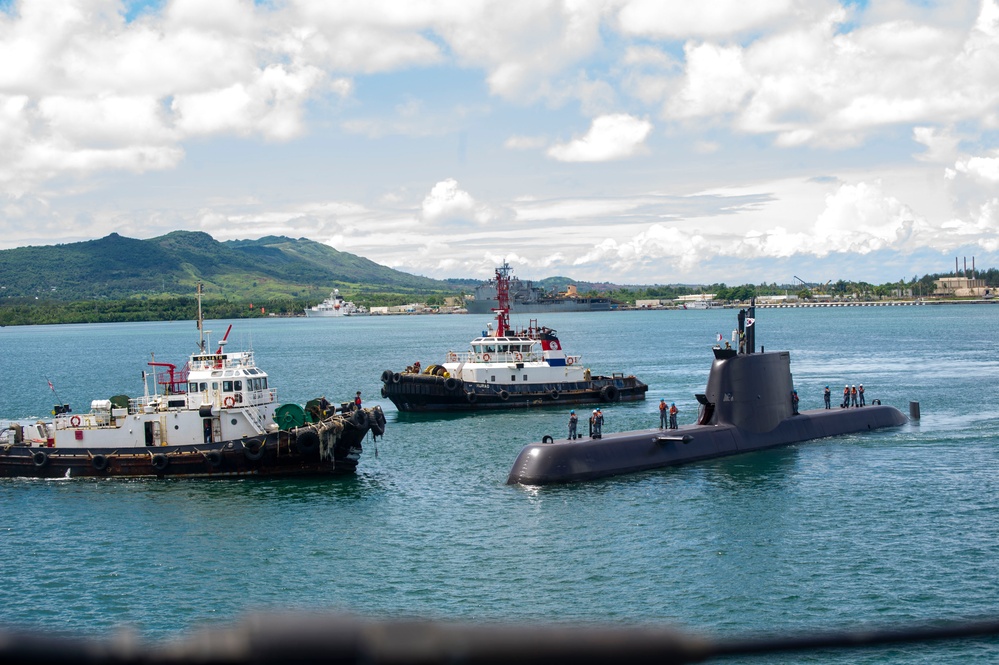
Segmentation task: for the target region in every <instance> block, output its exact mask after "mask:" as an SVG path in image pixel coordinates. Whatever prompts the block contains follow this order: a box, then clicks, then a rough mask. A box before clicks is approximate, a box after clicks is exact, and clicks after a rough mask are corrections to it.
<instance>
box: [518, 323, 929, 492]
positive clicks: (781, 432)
mask: <svg viewBox="0 0 999 665" xmlns="http://www.w3.org/2000/svg"><path fill="white" fill-rule="evenodd" d="M755 323H756V315H755V306H754V304H753V303H751V304H750V307H749V308H748V309H742V310H739V314H738V348H737V349H732V348H720V347H718V346H715V348H714V349H713V351H714V361H713V362H712V364H711V371H710V374H709V375H708V382H707V386H706V388H705V391H704V393H703V394H698V395H695V397H696V398H697V401H698V403H699V404H700V406H699V408H698V417H697V423H696V424H694V425H684V426H682V427H680V428H678V429H665V430H663V429H658V428H655V429H646V430H636V431H631V432H617V433H611V434H604V435H603V436H602V438H599V439H592V438H585V439H583V438H580V439H575V440H569V439H552V437H550V436H546V437H544V438H543V439H542V441H541V443H531V444H528V445H527V446H525V447H524V449H523V450H521V452H520V454H519V455H518V456H517V459H516V461H515V462H514V464H513V468H512V469H511V470H510V475H509V477H508V478H507V484H509V485H513V484H521V485H547V484H552V483H571V482H579V481H585V480H592V479H596V478H604V477H607V476H615V475H620V474H625V473H635V472H638V471H646V470H649V469H656V468H660V467H666V466H675V465H679V464H687V463H690V462H697V461H700V460H707V459H713V458H715V457H725V456H728V455H737V454H740V453H746V452H751V451H756V450H764V449H767V448H775V447H778V446H786V445H791V444H795V443H801V442H803V441H809V440H812V439H819V438H824V437H829V436H839V435H842V434H853V433H857V432H867V431H870V430H875V429H881V428H885V427H898V426H900V425H904V424H905V423H907V422H908V421H909V419H908V418H907V417H906V416H905V415H903V414H902V412H901V411H899V410H898V409H896V408H895V407H893V406H888V405H882V404H881V403H880V400H872V403H871V404H870V405H868V406H863V407H854V408H834V409H814V410H808V411H801V412H798V410H797V408H796V407H797V405H796V404H795V402H794V383H793V381H792V376H791V354H790V352H788V351H765V348H764V347H761V349H760V352H759V353H757V352H756V349H755V347H756V341H755V337H756V335H755V333H756V325H755Z"/></svg>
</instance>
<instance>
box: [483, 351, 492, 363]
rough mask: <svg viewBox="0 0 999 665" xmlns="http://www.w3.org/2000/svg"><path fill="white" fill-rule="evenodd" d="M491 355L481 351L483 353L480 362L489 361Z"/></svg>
mask: <svg viewBox="0 0 999 665" xmlns="http://www.w3.org/2000/svg"><path fill="white" fill-rule="evenodd" d="M491 357H492V356H490V355H489V354H488V353H483V354H482V362H484V363H487V362H489V359H490V358H491Z"/></svg>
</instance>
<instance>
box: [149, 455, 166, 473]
mask: <svg viewBox="0 0 999 665" xmlns="http://www.w3.org/2000/svg"><path fill="white" fill-rule="evenodd" d="M149 463H150V464H152V465H153V468H154V469H156V470H157V471H166V468H167V467H168V466H170V458H168V457H167V456H166V455H164V454H163V453H156V454H155V455H153V456H152V458H151V459H150V460H149Z"/></svg>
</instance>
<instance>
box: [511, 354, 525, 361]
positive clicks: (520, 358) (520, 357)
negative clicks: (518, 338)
mask: <svg viewBox="0 0 999 665" xmlns="http://www.w3.org/2000/svg"><path fill="white" fill-rule="evenodd" d="M513 359H514V360H516V361H517V362H520V361H521V360H523V359H524V356H522V355H521V354H519V353H515V354H513Z"/></svg>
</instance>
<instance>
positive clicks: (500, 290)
mask: <svg viewBox="0 0 999 665" xmlns="http://www.w3.org/2000/svg"><path fill="white" fill-rule="evenodd" d="M496 305H497V306H496V308H494V309H493V311H494V312H496V336H497V337H504V336H506V334H507V331H508V330H509V329H510V264H509V263H507V262H506V261H503V265H501V266H500V267H499V268H497V269H496Z"/></svg>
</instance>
